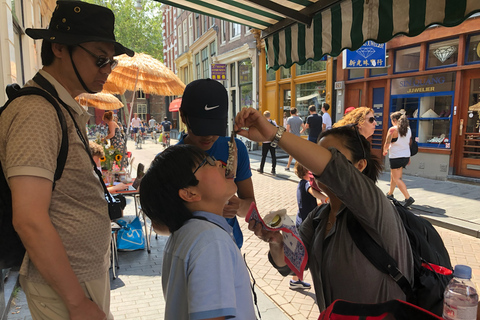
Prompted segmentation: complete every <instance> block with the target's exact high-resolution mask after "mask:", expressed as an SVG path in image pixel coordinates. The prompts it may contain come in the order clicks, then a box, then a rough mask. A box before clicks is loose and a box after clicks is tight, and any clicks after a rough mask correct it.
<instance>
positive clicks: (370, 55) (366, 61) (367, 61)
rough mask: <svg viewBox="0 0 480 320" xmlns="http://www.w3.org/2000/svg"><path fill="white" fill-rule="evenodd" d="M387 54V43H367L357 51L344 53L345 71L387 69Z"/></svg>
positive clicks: (345, 51) (346, 50)
mask: <svg viewBox="0 0 480 320" xmlns="http://www.w3.org/2000/svg"><path fill="white" fill-rule="evenodd" d="M386 54H387V46H386V44H385V43H375V42H373V41H367V42H365V43H364V44H363V46H361V47H360V49H358V50H356V51H350V50H348V49H345V50H344V51H343V69H359V68H385V67H386Z"/></svg>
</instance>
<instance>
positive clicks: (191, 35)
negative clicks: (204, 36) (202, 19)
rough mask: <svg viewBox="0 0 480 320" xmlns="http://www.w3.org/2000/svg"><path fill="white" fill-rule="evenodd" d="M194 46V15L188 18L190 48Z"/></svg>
mask: <svg viewBox="0 0 480 320" xmlns="http://www.w3.org/2000/svg"><path fill="white" fill-rule="evenodd" d="M192 44H193V14H191V15H189V16H188V46H191V45H192Z"/></svg>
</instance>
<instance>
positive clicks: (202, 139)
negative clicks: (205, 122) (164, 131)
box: [185, 128, 219, 151]
mask: <svg viewBox="0 0 480 320" xmlns="http://www.w3.org/2000/svg"><path fill="white" fill-rule="evenodd" d="M187 132H188V135H187V138H186V139H185V143H186V144H191V145H194V146H197V147H199V148H200V149H202V150H203V151H207V150H210V149H211V148H212V146H213V144H214V143H215V141H217V139H218V137H219V136H197V135H195V134H194V133H193V131H192V130H191V129H190V128H188V130H187Z"/></svg>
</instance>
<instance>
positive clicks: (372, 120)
mask: <svg viewBox="0 0 480 320" xmlns="http://www.w3.org/2000/svg"><path fill="white" fill-rule="evenodd" d="M367 121H368V122H370V123H374V122H375V121H376V120H375V117H370V118H368V119H367Z"/></svg>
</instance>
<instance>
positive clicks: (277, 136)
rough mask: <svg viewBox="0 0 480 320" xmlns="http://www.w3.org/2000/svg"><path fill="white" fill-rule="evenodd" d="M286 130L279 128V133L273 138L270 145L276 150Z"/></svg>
mask: <svg viewBox="0 0 480 320" xmlns="http://www.w3.org/2000/svg"><path fill="white" fill-rule="evenodd" d="M285 130H287V129H285V128H284V127H282V126H280V127H278V129H277V133H275V137H274V138H273V140H272V142H271V143H270V146H271V147H273V148H275V147H277V145H278V142H279V141H280V139H281V138H282V136H283V133H284V132H285Z"/></svg>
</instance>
